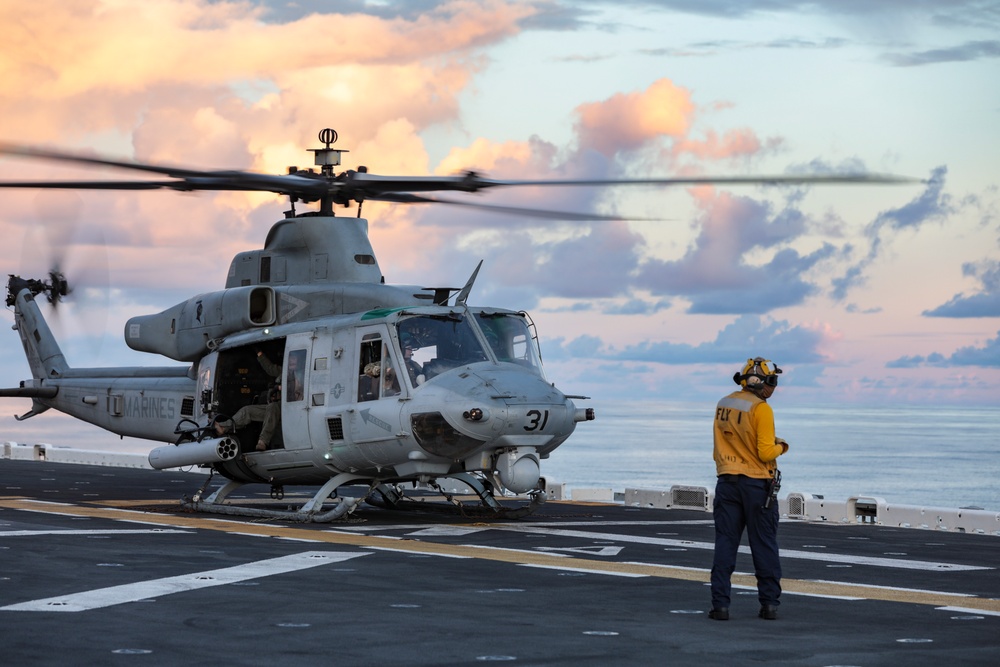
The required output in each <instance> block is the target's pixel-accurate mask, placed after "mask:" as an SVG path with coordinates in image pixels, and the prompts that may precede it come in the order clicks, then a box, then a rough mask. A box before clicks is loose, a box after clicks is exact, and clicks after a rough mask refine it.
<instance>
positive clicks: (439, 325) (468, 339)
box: [397, 313, 489, 387]
mask: <svg viewBox="0 0 1000 667" xmlns="http://www.w3.org/2000/svg"><path fill="white" fill-rule="evenodd" d="M397 327H398V330H399V345H400V347H401V348H402V350H403V358H404V360H405V366H406V370H407V374H408V375H409V377H410V384H411V385H412V386H414V387H416V386H418V385H420V384H423V382H425V381H426V380H430V379H431V378H432V377H434V376H435V375H439V374H441V373H443V372H445V371H447V370H451V369H452V368H457V367H459V366H464V365H466V364H472V363H476V362H478V361H486V360H488V359H489V356H488V355H487V354H486V350H484V349H483V345H482V343H481V342H480V341H479V338H477V337H476V334H475V332H474V331H473V328H472V325H471V324H470V323H469V321H468V320H467V319H466V318H464V317H463V316H462V315H460V314H457V313H448V314H443V315H422V316H418V317H410V318H407V319H405V320H401V321H400V322H399V324H398V325H397Z"/></svg>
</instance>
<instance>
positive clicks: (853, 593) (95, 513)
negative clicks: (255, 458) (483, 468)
mask: <svg viewBox="0 0 1000 667" xmlns="http://www.w3.org/2000/svg"><path fill="white" fill-rule="evenodd" d="M115 504H116V505H118V504H122V503H115ZM133 504H134V505H139V506H148V505H150V504H153V503H148V502H144V501H143V502H140V501H136V502H134V503H133ZM0 507H2V508H7V509H13V510H26V511H32V512H45V513H48V514H62V515H66V516H80V517H91V518H101V519H112V520H117V521H138V522H142V523H147V524H158V525H164V526H172V527H184V528H200V529H202V530H214V531H219V532H223V533H239V534H241V535H257V536H260V537H278V538H285V539H295V540H310V541H313V542H323V543H327V544H340V545H347V546H355V547H362V548H371V549H383V550H391V551H405V552H410V553H419V554H429V555H441V556H459V557H465V558H478V559H479V560H491V561H499V562H504V563H514V564H516V565H539V566H542V567H552V568H558V569H564V568H567V567H572V568H573V569H575V570H588V571H591V572H595V573H609V574H632V575H637V574H638V575H645V576H649V577H661V578H664V579H678V580H682V581H694V582H699V583H707V582H708V581H709V573H708V572H707V571H702V570H692V569H686V568H680V567H670V566H669V565H667V566H661V565H651V564H644V563H616V562H610V561H598V560H591V559H587V558H571V559H570V558H566V557H564V556H553V555H549V554H545V553H533V552H525V551H516V550H513V549H511V550H504V549H495V548H482V547H476V546H471V545H451V544H436V543H434V542H421V541H417V540H410V539H398V538H388V537H379V536H375V535H359V534H353V533H340V532H338V533H332V532H327V531H322V530H307V529H303V528H296V527H294V526H277V525H270V524H260V523H244V522H241V521H239V520H238V519H228V518H227V519H217V518H206V517H204V516H196V515H193V514H192V515H178V514H155V513H152V512H139V511H134V510H125V509H119V508H114V507H96V506H86V505H69V504H64V503H59V502H53V501H39V500H31V499H26V498H19V497H3V496H0ZM333 525H335V524H333ZM732 581H733V585H735V586H748V587H752V588H756V586H757V582H756V579H755V578H754V577H753V576H750V575H738V574H734V575H733V579H732ZM781 587H782V590H784V591H785V592H788V593H802V594H806V595H823V596H830V597H847V598H863V599H867V600H882V601H888V602H905V603H908V604H920V605H929V606H933V607H962V608H964V609H976V610H980V611H986V612H993V613H1000V599H994V598H978V597H970V596H968V595H964V594H961V593H945V592H937V591H917V590H909V589H902V590H900V589H893V588H882V587H878V586H866V585H863V584H861V585H859V584H848V583H840V582H830V581H808V580H803V579H782V580H781Z"/></svg>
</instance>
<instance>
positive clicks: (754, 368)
mask: <svg viewBox="0 0 1000 667" xmlns="http://www.w3.org/2000/svg"><path fill="white" fill-rule="evenodd" d="M779 373H781V369H780V368H778V365H777V364H775V363H774V362H772V361H771V360H770V359H765V358H763V357H754V358H753V359H747V363H746V365H744V366H743V370H742V371H741V372H739V373H736V374H735V375H733V382H735V383H736V384H738V385H740V386H741V387H744V388H746V389H756V388H761V387H765V386H769V387H777V386H778V374H779Z"/></svg>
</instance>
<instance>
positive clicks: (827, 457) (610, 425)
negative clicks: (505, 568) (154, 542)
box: [0, 397, 1000, 511]
mask: <svg viewBox="0 0 1000 667" xmlns="http://www.w3.org/2000/svg"><path fill="white" fill-rule="evenodd" d="M770 402H771V404H772V407H773V408H774V415H775V430H776V432H777V434H778V436H780V437H782V438H784V439H785V440H787V441H788V442H789V444H790V451H789V452H788V454H786V455H784V456H782V457H781V458H780V459H779V464H780V468H781V472H782V478H783V480H782V490H781V493H780V494H779V495H780V496H781V497H785V496H787V495H788V493H793V492H794V493H810V494H813V495H821V496H824V497H825V498H827V499H828V500H834V501H836V500H847V499H848V498H850V497H852V496H878V497H882V498H885V499H886V500H887V501H888V502H891V503H895V504H899V505H921V506H925V507H980V508H983V509H987V510H991V511H1000V408H993V407H967V406H957V407H956V406H895V407H858V406H822V407H804V406H792V405H784V404H783V403H782V402H781V401H780V400H778V399H777V397H776V398H775V399H772V400H771V401H770ZM578 403H579V405H578V407H580V406H587V407H593V408H594V410H595V411H596V413H597V419H596V420H595V421H592V422H584V423H581V424H578V425H577V428H576V432H575V433H574V434H573V435H572V436H571V437H570V438H569V440H567V441H566V442H565V443H563V444H562V445H561V446H560V447H559V448H558V449H556V450H555V451H554V452H552V454H551V456H550V457H549V458H548V459H546V460H544V461H542V474H543V475H545V476H546V477H547V478H549V479H550V480H551V481H552V482H555V483H563V484H566V486H567V488H568V489H569V490H570V492H571V493H572V490H573V489H574V488H603V489H612V490H614V491H619V492H620V491H624V490H625V489H626V488H633V489H663V490H666V489H669V488H670V486H671V485H674V484H686V485H694V486H703V487H707V488H709V489H713V488H714V486H715V463H714V461H712V420H713V418H714V415H715V403H714V402H712V403H704V402H700V403H680V402H676V401H652V400H651V401H579V402H578ZM17 407H21V406H17ZM12 411H13V410H12ZM38 433H44V434H45V436H44V437H39V436H38V435H37V434H38ZM3 440H13V441H15V442H22V443H26V444H34V443H37V442H46V443H50V444H53V445H59V446H70V447H75V448H78V449H97V450H104V451H117V452H133V453H148V452H149V450H151V449H152V448H153V447H155V446H157V444H156V443H152V442H150V441H148V440H139V439H135V438H124V439H119V438H118V437H117V436H115V435H112V434H110V433H107V432H106V431H102V430H101V429H98V428H97V427H95V426H91V425H89V424H84V423H82V422H80V421H77V420H75V419H72V418H71V417H68V416H66V415H61V414H58V413H55V412H54V411H50V412H48V413H46V414H44V415H40V416H38V417H35V418H33V419H31V420H29V421H26V422H16V421H14V420H13V419H11V418H5V419H4V420H3V422H2V424H0V441H3Z"/></svg>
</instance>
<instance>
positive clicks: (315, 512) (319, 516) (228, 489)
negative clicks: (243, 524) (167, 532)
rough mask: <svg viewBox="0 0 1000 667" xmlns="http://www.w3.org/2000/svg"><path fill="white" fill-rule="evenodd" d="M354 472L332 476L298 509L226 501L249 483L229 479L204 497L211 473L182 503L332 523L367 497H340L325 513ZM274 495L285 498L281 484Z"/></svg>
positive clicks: (235, 513) (209, 509)
mask: <svg viewBox="0 0 1000 667" xmlns="http://www.w3.org/2000/svg"><path fill="white" fill-rule="evenodd" d="M355 479H356V477H355V476H354V475H349V474H347V473H341V474H340V475H337V476H336V477H332V478H331V479H330V480H328V481H327V483H326V484H324V485H323V486H322V487H321V488H320V490H319V491H317V492H316V495H314V496H313V497H312V498H311V499H310V500H309V501H308V502H306V503H305V504H304V505H302V507H300V508H299V509H297V510H293V509H288V510H273V509H264V508H260V507H246V506H244V505H235V504H230V503H225V502H224V501H225V500H226V498H227V497H228V496H229V494H231V493H232V492H233V491H235V490H236V489H239V488H240V487H242V486H245V484H246V483H245V482H237V481H232V480H231V481H229V482H227V483H226V484H225V485H224V486H223V487H222V488H220V489H217V490H216V491H215V492H214V493H212V494H210V495H209V496H208V497H205V498H203V494H204V493H205V489H206V488H207V487H208V484H209V482H211V480H212V478H211V476H209V478H208V480H206V481H205V484H203V485H202V487H201V489H199V490H198V492H197V493H196V494H195V495H194V496H193V497H192V498H183V499H181V506H182V507H183V508H184V509H188V510H193V511H196V512H208V513H211V514H226V515H229V516H248V517H255V518H261V519H281V520H284V521H297V522H301V523H329V522H331V521H336V520H337V519H340V518H341V517H343V516H346V515H348V514H350V513H352V512H353V511H354V510H355V509H357V507H358V505H360V504H361V502H362V501H363V500H364V498H363V497H362V498H346V497H345V498H338V499H337V500H338V502H337V504H336V505H335V506H334V507H333V508H331V509H329V510H327V511H325V512H323V511H322V510H323V503H325V502H326V500H328V499H329V497H330V494H331V493H333V492H334V491H335V490H336V489H337V487H339V486H341V485H342V484H346V483H347V482H350V481H353V480H355ZM271 497H272V498H276V499H279V500H280V499H281V498H283V497H284V491H283V490H281V487H272V489H271Z"/></svg>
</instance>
